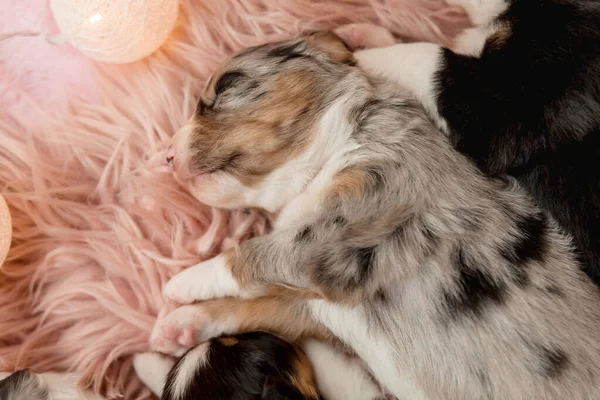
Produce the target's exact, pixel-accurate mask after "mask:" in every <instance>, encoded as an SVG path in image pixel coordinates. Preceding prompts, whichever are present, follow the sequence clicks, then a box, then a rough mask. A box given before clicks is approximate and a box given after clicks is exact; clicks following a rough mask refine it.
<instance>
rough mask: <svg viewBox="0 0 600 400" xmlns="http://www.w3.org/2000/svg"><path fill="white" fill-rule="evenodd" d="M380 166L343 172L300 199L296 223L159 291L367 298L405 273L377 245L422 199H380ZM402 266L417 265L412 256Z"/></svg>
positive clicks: (188, 295) (184, 296)
mask: <svg viewBox="0 0 600 400" xmlns="http://www.w3.org/2000/svg"><path fill="white" fill-rule="evenodd" d="M380 168H381V166H380V165H376V164H373V165H371V164H368V163H365V164H364V165H360V166H358V165H357V166H352V167H347V168H343V169H342V170H340V171H338V172H337V173H335V175H334V176H333V177H332V178H331V179H330V183H329V184H328V185H327V186H324V187H323V188H322V189H319V190H320V192H318V193H310V192H309V191H307V192H306V193H305V194H303V195H302V196H303V197H302V198H301V199H300V200H301V201H302V202H306V204H313V205H315V206H314V207H313V208H312V211H311V213H309V214H308V215H306V216H305V218H304V217H303V219H302V223H300V221H295V222H294V221H291V222H289V224H290V225H292V226H289V227H285V226H281V227H280V228H278V229H277V230H276V231H274V232H273V233H271V234H269V235H265V236H260V237H256V238H253V239H250V240H248V241H246V242H244V243H242V244H241V245H240V246H239V248H237V249H232V250H230V251H228V252H226V253H224V254H222V255H220V256H217V257H215V258H213V259H211V260H209V261H207V262H203V263H200V264H198V265H196V266H193V267H191V268H188V269H187V270H184V271H183V272H181V273H179V274H178V275H176V276H174V277H173V278H172V279H171V280H170V281H169V282H168V283H167V285H166V286H165V290H164V294H165V295H166V297H168V298H171V299H173V300H175V301H177V302H179V303H191V302H194V301H198V300H206V299H210V298H216V297H228V296H234V297H242V298H255V297H258V296H264V295H275V296H285V297H294V298H303V299H327V300H330V301H334V302H344V303H346V304H356V303H358V302H360V301H361V299H364V298H365V296H373V295H374V294H375V293H376V292H377V291H378V290H379V289H380V288H381V287H383V286H385V285H387V284H388V283H389V280H390V278H391V276H390V274H392V273H394V274H402V273H405V272H407V271H404V270H401V269H398V270H394V271H390V270H389V269H388V268H386V265H385V263H384V261H383V258H382V254H380V252H381V251H382V248H383V247H382V246H381V245H382V242H385V241H386V238H389V237H390V235H391V234H392V233H393V232H395V230H397V229H398V226H401V225H402V224H403V223H404V222H407V221H410V218H411V217H412V216H413V215H414V213H415V212H416V211H417V210H416V208H415V207H414V205H415V204H419V202H420V201H421V200H420V199H417V198H415V196H416V197H420V196H421V195H420V194H415V193H412V192H411V193H405V194H403V195H402V196H406V198H400V197H396V198H395V199H396V201H395V202H394V203H393V205H388V204H387V203H385V202H382V201H381V196H380V195H379V192H378V191H377V190H372V187H373V185H375V184H377V180H378V179H379V176H380V175H379V172H378V171H379V170H380ZM396 168H397V169H398V171H396V170H395V169H396ZM400 168H401V167H400V166H399V165H397V166H389V167H388V170H386V171H385V174H392V176H396V175H397V174H398V173H399V172H400V171H399V170H400ZM372 171H376V172H377V173H375V174H374V173H373V172H372ZM381 173H383V171H382V172H381ZM395 184H398V185H402V184H403V183H399V182H396V183H395ZM402 196H401V197H402ZM300 200H299V201H300ZM356 210H361V212H360V213H356ZM349 237H351V238H352V240H348V238H349ZM407 257H408V256H407ZM402 261H404V260H402ZM400 264H401V265H402V269H411V268H417V267H418V265H417V263H415V261H414V257H413V256H412V255H411V256H410V257H409V258H408V259H407V260H406V262H405V263H400Z"/></svg>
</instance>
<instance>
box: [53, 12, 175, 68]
mask: <svg viewBox="0 0 600 400" xmlns="http://www.w3.org/2000/svg"><path fill="white" fill-rule="evenodd" d="M50 10H51V12H52V14H53V16H54V20H55V21H56V25H57V26H58V28H59V29H60V31H61V35H63V36H64V39H65V40H66V41H67V42H68V43H70V44H71V45H73V46H74V47H76V48H77V49H78V50H80V51H81V52H82V53H84V54H86V55H87V56H89V57H91V58H94V59H96V60H99V61H105V62H111V63H128V62H133V61H137V60H139V59H142V58H144V57H146V56H148V55H149V54H151V53H152V52H154V51H155V50H156V49H158V48H159V47H160V45H161V44H162V43H164V41H165V40H166V39H167V37H168V36H169V33H171V31H172V30H173V26H174V25H175V22H176V21H177V14H178V12H179V1H178V0H50Z"/></svg>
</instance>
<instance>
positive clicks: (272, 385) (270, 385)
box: [260, 376, 307, 400]
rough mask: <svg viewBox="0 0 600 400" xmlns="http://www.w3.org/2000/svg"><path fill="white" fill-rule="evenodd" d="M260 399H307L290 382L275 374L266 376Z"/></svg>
mask: <svg viewBox="0 0 600 400" xmlns="http://www.w3.org/2000/svg"><path fill="white" fill-rule="evenodd" d="M260 398H261V400H307V398H306V397H304V395H303V394H302V393H300V391H299V390H298V389H297V388H295V387H294V386H293V385H292V384H291V383H290V382H287V381H286V380H285V379H283V378H281V377H276V376H267V380H266V381H265V384H264V386H263V391H262V395H261V396H260Z"/></svg>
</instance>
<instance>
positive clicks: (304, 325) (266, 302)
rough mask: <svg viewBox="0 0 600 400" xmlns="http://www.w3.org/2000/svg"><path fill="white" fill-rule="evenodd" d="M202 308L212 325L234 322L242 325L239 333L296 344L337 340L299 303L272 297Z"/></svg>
mask: <svg viewBox="0 0 600 400" xmlns="http://www.w3.org/2000/svg"><path fill="white" fill-rule="evenodd" d="M202 305H203V310H204V311H205V312H206V313H208V315H209V316H210V320H212V321H217V320H219V319H221V318H232V319H234V320H235V321H236V322H237V325H238V326H237V328H238V329H237V330H236V333H244V332H253V331H265V332H270V333H273V334H276V335H278V336H281V337H282V338H283V339H285V340H288V341H292V342H293V341H296V340H299V339H302V338H315V339H320V340H324V341H328V340H333V336H332V334H331V332H329V330H328V329H327V328H325V327H324V326H323V325H321V324H320V323H318V322H316V321H315V320H314V319H313V318H312V316H311V315H310V313H309V312H308V310H307V309H306V308H304V307H303V306H302V305H301V304H300V303H299V302H298V301H294V300H289V299H282V298H278V297H274V296H268V297H260V298H257V299H249V300H242V299H237V298H224V299H214V300H208V301H206V302H203V303H202Z"/></svg>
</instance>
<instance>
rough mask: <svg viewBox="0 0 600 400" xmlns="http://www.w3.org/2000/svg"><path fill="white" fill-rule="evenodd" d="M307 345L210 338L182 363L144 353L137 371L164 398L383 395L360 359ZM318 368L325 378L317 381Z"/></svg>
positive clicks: (260, 337)
mask: <svg viewBox="0 0 600 400" xmlns="http://www.w3.org/2000/svg"><path fill="white" fill-rule="evenodd" d="M303 347H304V349H303V348H302V347H301V346H300V345H298V344H290V343H288V342H286V341H284V340H282V339H280V338H278V337H276V336H274V335H271V334H268V333H265V332H250V333H244V334H239V335H226V336H221V337H218V338H213V339H210V340H209V341H208V342H204V343H202V344H200V345H198V346H196V347H194V348H193V349H191V350H190V351H188V352H186V353H185V354H184V355H183V356H182V357H181V358H179V360H177V361H175V359H172V358H169V357H165V356H163V355H160V354H158V353H145V354H139V355H136V357H135V358H134V368H135V370H136V372H137V374H138V376H139V377H140V379H141V380H142V381H143V382H144V383H145V384H146V386H148V387H149V388H150V389H151V390H152V391H153V392H154V393H155V394H156V395H157V396H159V397H160V398H161V399H163V400H185V399H190V400H191V399H199V398H202V399H206V400H237V399H239V400H247V399H257V400H258V399H264V400H283V399H287V400H318V399H322V397H321V394H320V393H319V389H318V388H317V383H318V386H319V387H320V388H322V389H323V393H324V394H325V395H327V397H326V398H327V399H340V400H352V399H356V400H371V399H375V398H378V397H380V392H379V389H378V388H377V386H376V385H375V384H374V383H373V381H372V380H371V379H370V378H369V377H367V376H366V374H365V373H364V371H363V370H362V369H361V368H360V366H359V365H358V364H357V363H356V362H355V361H352V360H351V359H349V358H348V357H346V356H345V355H343V354H341V353H340V352H337V351H335V350H334V349H333V348H332V347H331V346H330V345H326V344H324V343H320V342H317V341H315V340H308V341H305V342H304V346H303ZM307 355H308V356H307ZM309 358H310V360H309ZM311 361H312V362H313V363H314V364H315V368H314V369H313V364H311ZM315 370H316V372H317V373H319V375H320V376H321V377H325V379H323V378H319V379H315V374H314V371H315Z"/></svg>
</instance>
